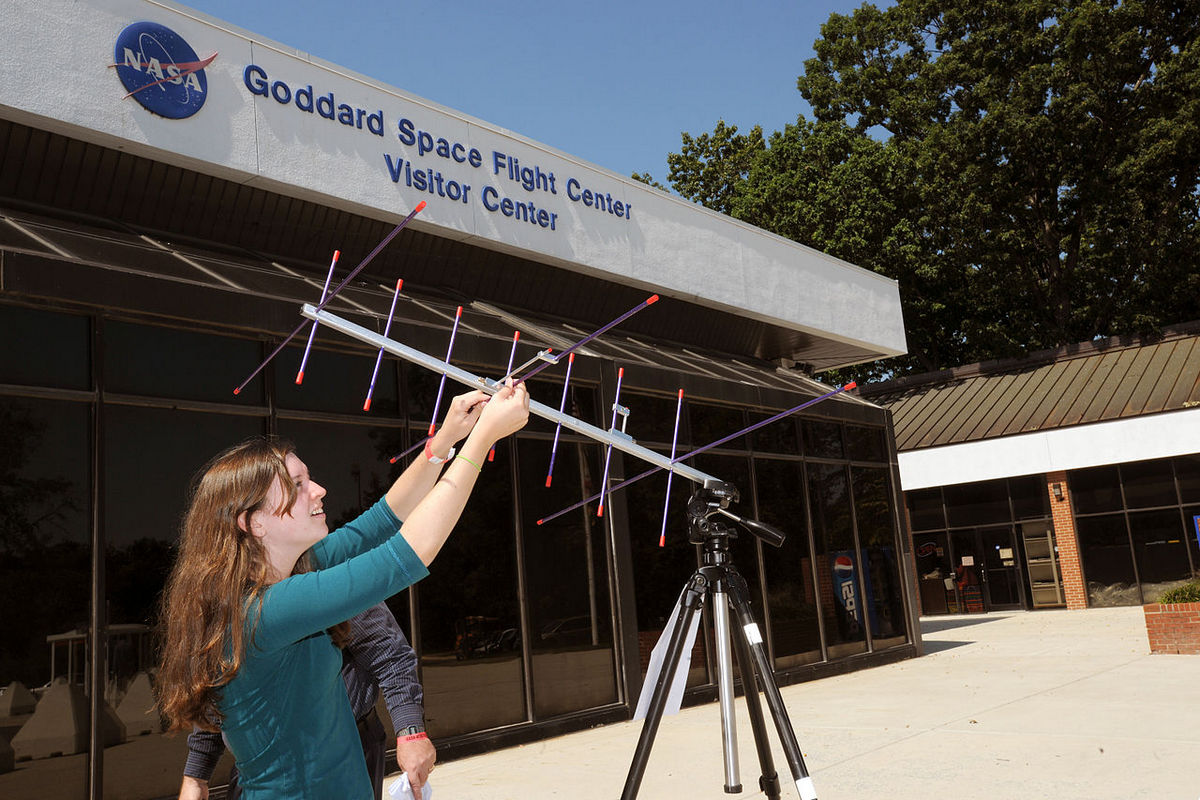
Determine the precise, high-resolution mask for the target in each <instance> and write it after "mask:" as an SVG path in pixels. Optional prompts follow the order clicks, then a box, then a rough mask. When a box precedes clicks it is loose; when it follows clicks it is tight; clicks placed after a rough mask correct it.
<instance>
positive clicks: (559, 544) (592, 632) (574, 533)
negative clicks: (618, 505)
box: [517, 439, 617, 719]
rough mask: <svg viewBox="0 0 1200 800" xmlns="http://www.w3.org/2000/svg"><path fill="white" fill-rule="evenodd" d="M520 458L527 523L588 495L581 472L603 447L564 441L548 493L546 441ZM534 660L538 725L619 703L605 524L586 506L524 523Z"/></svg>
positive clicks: (524, 448)
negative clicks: (541, 522) (539, 521)
mask: <svg viewBox="0 0 1200 800" xmlns="http://www.w3.org/2000/svg"><path fill="white" fill-rule="evenodd" d="M517 451H518V453H519V454H520V458H519V459H518V463H519V465H520V468H521V498H522V507H523V508H525V509H527V512H526V513H525V514H524V515H523V516H524V517H526V518H528V517H531V516H533V517H536V516H538V515H537V514H536V513H533V514H531V513H529V512H532V511H533V509H534V508H537V509H554V510H557V509H561V508H566V507H568V506H570V505H571V504H573V503H576V502H578V501H580V500H582V499H584V497H586V496H587V494H588V491H589V489H588V488H587V487H586V486H585V484H584V482H583V481H582V480H581V479H580V475H581V474H582V473H587V472H588V470H586V469H581V467H586V465H587V464H589V463H591V464H595V463H597V461H598V460H599V459H600V458H601V456H602V454H601V452H600V451H601V448H600V446H599V445H594V444H583V443H579V442H573V441H572V442H560V443H559V446H558V453H557V455H556V457H555V470H554V471H555V476H554V481H553V483H552V484H551V487H550V488H549V489H547V488H546V483H545V480H546V479H545V475H544V474H543V468H542V462H543V461H545V455H546V443H545V442H543V441H533V440H529V439H525V440H520V441H519V442H518V445H517ZM521 528H522V539H523V541H524V558H525V575H526V579H527V583H528V585H527V586H526V596H527V597H528V598H529V601H528V602H529V631H530V637H529V649H530V651H531V652H532V654H533V707H534V714H535V716H536V718H538V719H545V718H547V717H552V716H556V715H559V714H566V713H569V712H572V711H581V710H583V709H587V708H595V707H597V706H602V705H605V704H608V703H614V702H616V700H617V682H616V674H615V672H614V664H615V661H614V654H613V631H612V605H611V602H610V599H609V591H608V587H609V571H608V555H607V549H606V547H605V542H606V540H607V536H606V533H605V530H604V519H603V518H600V519H597V517H596V516H595V512H594V510H593V511H592V513H589V510H588V509H585V508H580V509H578V510H576V511H574V512H571V513H568V514H564V515H562V516H561V517H557V518H555V519H553V520H551V521H550V522H547V523H546V524H544V525H536V524H532V523H530V524H524V523H523V524H522V526H521Z"/></svg>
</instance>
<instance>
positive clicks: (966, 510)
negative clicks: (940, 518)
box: [944, 480, 1011, 528]
mask: <svg viewBox="0 0 1200 800" xmlns="http://www.w3.org/2000/svg"><path fill="white" fill-rule="evenodd" d="M944 491H945V493H946V517H947V519H948V520H949V522H950V527H952V528H953V527H956V526H959V525H986V524H988V523H992V522H1007V521H1008V520H1009V519H1010V518H1011V515H1010V512H1009V508H1008V484H1007V483H1006V482H1005V481H1004V480H998V481H980V482H978V483H960V484H956V485H954V486H947V487H945V489H944Z"/></svg>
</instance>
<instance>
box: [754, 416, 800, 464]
mask: <svg viewBox="0 0 1200 800" xmlns="http://www.w3.org/2000/svg"><path fill="white" fill-rule="evenodd" d="M776 413H778V412H772V413H765V412H762V411H752V412H750V424H751V425H754V424H756V423H758V422H762V421H763V420H764V419H770V418H771V417H773V416H775V414H776ZM752 436H753V437H754V452H756V453H783V454H785V455H796V456H798V455H800V433H799V431H798V429H797V428H796V420H795V419H792V418H789V417H785V418H783V419H781V420H777V421H776V422H773V423H771V424H770V425H764V426H763V427H761V428H759V429H758V430H756V431H755V432H754V433H753V434H752Z"/></svg>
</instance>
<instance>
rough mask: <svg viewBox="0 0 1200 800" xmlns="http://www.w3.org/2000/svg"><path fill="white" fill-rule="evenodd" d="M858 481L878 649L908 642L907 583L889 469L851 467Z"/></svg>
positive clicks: (860, 526)
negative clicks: (902, 572)
mask: <svg viewBox="0 0 1200 800" xmlns="http://www.w3.org/2000/svg"><path fill="white" fill-rule="evenodd" d="M850 476H851V479H852V480H853V481H854V513H855V520H856V521H857V523H858V541H859V544H860V545H861V546H862V550H863V554H864V556H865V558H866V564H867V568H866V569H864V570H863V579H864V581H865V582H866V598H867V612H868V615H867V620H868V621H869V623H870V625H871V633H872V636H873V637H874V638H873V646H874V647H875V649H876V650H882V649H883V648H886V647H894V646H896V645H900V644H904V642H905V641H906V639H907V637H906V632H907V630H908V626H907V625H906V624H905V622H904V602H903V600H902V598H903V596H904V586H903V584H902V583H901V581H900V562H899V558H900V555H899V553H898V552H897V548H896V530H895V526H894V525H893V522H892V504H891V493H890V492H889V491H888V486H889V481H888V471H887V470H886V469H875V468H871V467H851V468H850Z"/></svg>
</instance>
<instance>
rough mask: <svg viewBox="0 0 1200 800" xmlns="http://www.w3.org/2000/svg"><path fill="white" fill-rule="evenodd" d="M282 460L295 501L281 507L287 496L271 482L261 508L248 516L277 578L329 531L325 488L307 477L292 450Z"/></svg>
mask: <svg viewBox="0 0 1200 800" xmlns="http://www.w3.org/2000/svg"><path fill="white" fill-rule="evenodd" d="M284 463H285V465H286V466H287V471H288V475H290V476H291V479H292V482H293V485H294V486H295V488H296V499H295V502H293V503H292V506H291V508H285V505H286V503H287V495H286V494H285V493H284V491H283V487H282V486H281V485H280V483H279V481H275V482H274V483H273V484H272V485H271V489H270V491H269V492H267V497H266V500H265V501H264V502H263V504H262V508H261V509H260V510H258V511H255V512H254V514H253V515H252V516H251V517H250V530H251V532H252V533H253V534H254V535H255V536H257V537H258V538H259V539H260V540H261V541H262V543H263V546H264V547H265V548H266V549H267V552H268V553H269V554H270V558H271V562H272V564H273V565H274V566H275V568H276V571H277V572H278V573H279V577H284V576H286V575H288V574H290V573H291V566H294V565H295V562H296V559H298V558H299V557H300V554H301V553H303V552H304V551H305V550H307V549H308V548H310V547H312V546H313V545H314V544H316V543H317V542H319V541H321V539H323V538H324V537H325V535H326V534H328V533H329V527H328V526H327V525H326V523H325V506H324V504H323V503H322V498H324V497H325V487H323V486H321V484H319V483H317V482H316V481H314V480H313V479H312V478H311V477H310V476H309V474H308V467H306V466H305V465H304V462H303V461H301V460H300V459H299V458H297V457H296V455H295V454H294V453H289V454H288V456H287V459H286V460H285V462H284Z"/></svg>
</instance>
